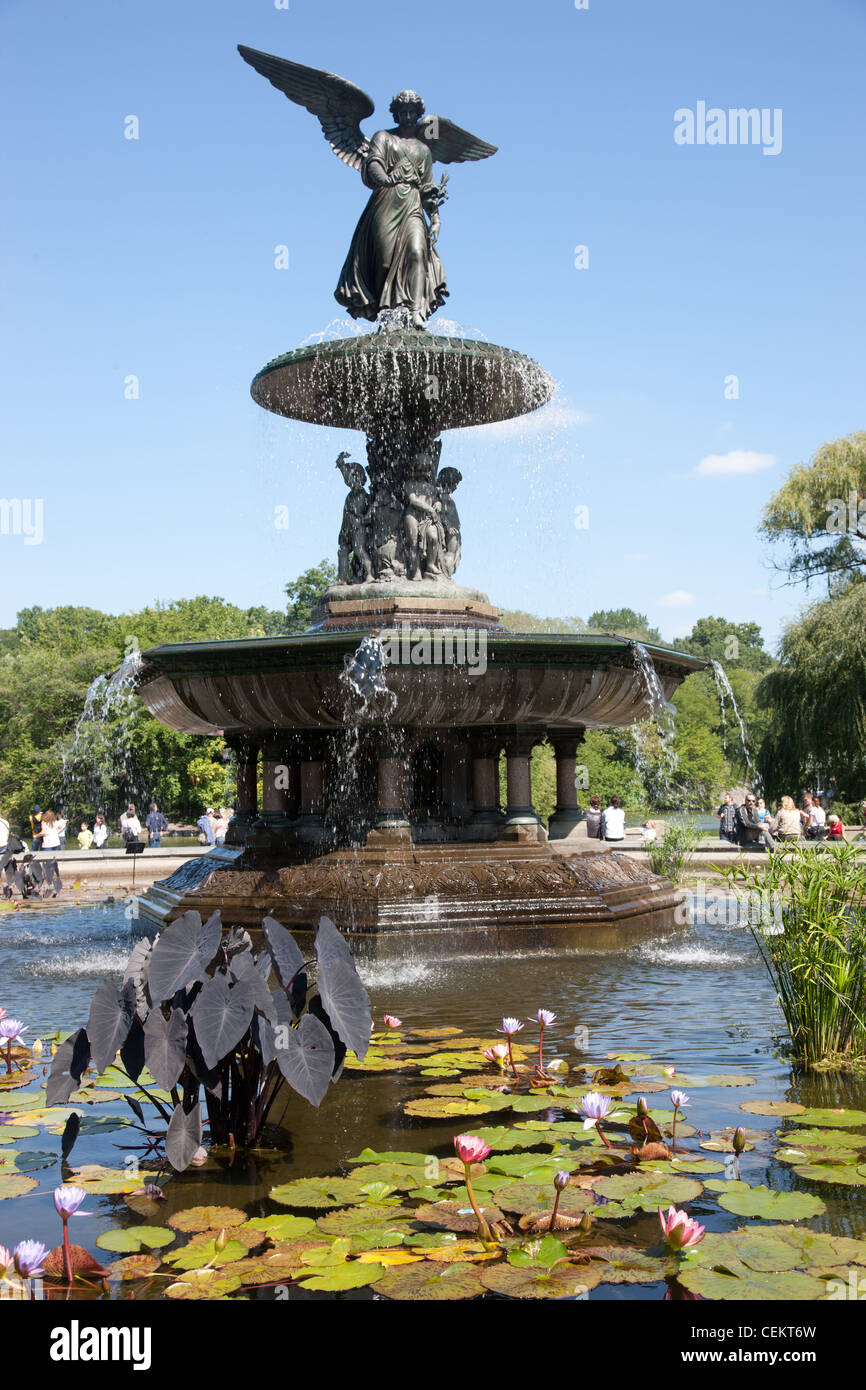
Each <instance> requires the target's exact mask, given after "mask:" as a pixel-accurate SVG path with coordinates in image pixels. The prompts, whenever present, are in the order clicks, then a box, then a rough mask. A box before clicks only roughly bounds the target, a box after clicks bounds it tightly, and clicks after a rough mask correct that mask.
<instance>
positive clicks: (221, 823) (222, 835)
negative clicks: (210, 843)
mask: <svg viewBox="0 0 866 1390" xmlns="http://www.w3.org/2000/svg"><path fill="white" fill-rule="evenodd" d="M228 828H229V818H228V812H227V811H226V808H225V807H224V806H221V807H220V808H219V814H218V815H217V818H216V820H215V821H214V828H213V838H214V844H215V845H224V844H225V842H226V831H227V830H228Z"/></svg>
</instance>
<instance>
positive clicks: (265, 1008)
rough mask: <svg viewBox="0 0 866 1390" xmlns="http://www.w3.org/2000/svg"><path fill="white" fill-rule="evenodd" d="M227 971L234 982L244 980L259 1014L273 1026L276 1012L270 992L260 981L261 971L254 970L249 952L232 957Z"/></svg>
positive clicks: (253, 963)
mask: <svg viewBox="0 0 866 1390" xmlns="http://www.w3.org/2000/svg"><path fill="white" fill-rule="evenodd" d="M229 970H230V971H231V973H232V975H233V976H234V977H235V979H236V980H246V982H247V984H248V985H249V986H250V988H251V990H252V992H253V997H254V999H255V1005H256V1008H257V1009H258V1011H259V1013H263V1014H264V1016H265V1018H266V1019H267V1020H268V1022H269V1023H271V1024H272V1025H275V1024H276V1022H277V1012H276V1009H275V1008H274V1001H273V999H272V998H271V991H270V990H269V989H268V987H267V985H266V984H265V982H264V980H263V979H262V974H261V971H260V970H257V969H256V966H255V961H254V960H253V958H252V956H251V955H250V953H249V951H245V952H243V953H242V954H241V955H237V956H234V957H233V958H232V960H231V961H230V962H229Z"/></svg>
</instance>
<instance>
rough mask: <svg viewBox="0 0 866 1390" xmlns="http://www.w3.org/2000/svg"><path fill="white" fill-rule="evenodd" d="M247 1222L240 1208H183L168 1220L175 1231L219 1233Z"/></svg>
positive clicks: (244, 1213) (245, 1215)
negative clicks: (212, 1231)
mask: <svg viewBox="0 0 866 1390" xmlns="http://www.w3.org/2000/svg"><path fill="white" fill-rule="evenodd" d="M246 1220H247V1214H246V1212H245V1211H241V1209H240V1207H185V1208H184V1209H183V1211H176V1212H175V1214H174V1216H170V1217H169V1218H168V1224H169V1226H173V1227H174V1229H175V1230H176V1231H211V1230H214V1231H221V1230H227V1229H230V1228H231V1227H232V1226H243V1225H244V1224H245V1222H246Z"/></svg>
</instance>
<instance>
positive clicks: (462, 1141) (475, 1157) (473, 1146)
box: [454, 1134, 493, 1244]
mask: <svg viewBox="0 0 866 1390" xmlns="http://www.w3.org/2000/svg"><path fill="white" fill-rule="evenodd" d="M454 1149H455V1152H456V1154H457V1157H458V1158H459V1159H460V1160H461V1162H462V1164H463V1176H464V1181H465V1183H466V1195H467V1196H468V1198H469V1203H470V1206H471V1207H472V1210H473V1211H474V1213H475V1219H476V1221H477V1222H478V1237H479V1239H480V1240H483V1241H485V1242H487V1243H488V1244H489V1243H491V1242H492V1241H493V1233H492V1231H491V1230H490V1227H489V1226H488V1224H487V1222H486V1221H485V1219H484V1216H483V1214H482V1213H481V1211H480V1209H479V1206H478V1203H477V1202H476V1200H475V1193H474V1192H473V1191H472V1164H473V1163H482V1162H483V1161H484V1159H485V1158H486V1157H487V1155H488V1154H489V1153H490V1151H491V1150H490V1145H489V1144H485V1142H484V1140H483V1139H479V1138H478V1135H477V1134H455V1136H454Z"/></svg>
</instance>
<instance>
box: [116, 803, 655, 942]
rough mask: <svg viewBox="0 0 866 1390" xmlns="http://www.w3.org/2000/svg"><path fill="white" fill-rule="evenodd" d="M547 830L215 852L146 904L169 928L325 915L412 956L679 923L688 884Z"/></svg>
mask: <svg viewBox="0 0 866 1390" xmlns="http://www.w3.org/2000/svg"><path fill="white" fill-rule="evenodd" d="M520 831H522V832H523V833H522V834H521V833H519V832H520ZM543 837H544V831H543V829H541V828H540V827H539V826H537V825H536V826H531V825H527V826H525V827H523V826H521V827H513V828H512V830H511V834H510V835H509V836H508V838H505V839H499V840H496V841H494V842H492V843H486V844H482V843H452V844H422V843H413V842H412V840H411V839H410V838H409V836H408V834H405V833H403V828H402V827H400V826H396V825H395V826H393V827H387V826H383V827H380V828H379V829H377V830H376V831H374V832H371V834H370V836H369V837H368V842H367V845H366V846H365V847H364V848H363V849H356V850H352V849H338V850H334V851H332V852H331V853H328V854H323V855H319V856H317V857H315V858H309V859H306V860H304V858H303V857H302V856H301V854H300V853H298V852H297V851H296V854H295V855H294V856H293V857H291V858H290V857H287V856H286V855H285V854H283V855H275V854H273V853H268V852H266V851H259V850H255V849H250V848H247V849H245V850H231V849H220V850H215V851H214V852H213V853H212V854H209V855H205V856H201V857H198V858H196V859H195V860H191V861H190V862H189V863H187V864H185V865H184V866H183V867H182V868H180V869H178V870H177V871H176V872H175V873H174V874H172V875H171V877H170V878H168V879H165V880H164V881H163V882H161V883H155V884H153V885H152V887H151V888H150V889H149V890H148V892H147V893H146V895H145V896H144V897H143V898H142V899H141V909H142V912H143V914H144V915H145V916H146V917H148V918H150V919H151V920H152V921H155V922H158V923H160V924H165V923H166V922H168V921H170V920H172V919H173V918H175V917H177V916H178V915H179V914H180V913H182V912H185V911H187V910H189V909H194V910H195V911H197V912H200V913H201V914H202V916H203V917H205V918H206V917H207V916H209V914H210V913H211V912H213V911H215V910H216V909H217V908H219V910H220V912H221V913H222V917H223V921H224V922H226V923H230V924H235V923H237V924H239V925H242V926H245V927H257V926H259V925H260V924H261V921H262V917H263V916H264V915H265V914H268V913H269V914H271V915H273V916H274V917H276V918H277V920H278V921H280V922H282V923H284V924H285V925H286V926H287V927H289V928H291V929H292V930H295V929H300V930H303V929H309V928H310V925H311V923H315V922H316V921H317V920H318V918H319V916H321V915H322V914H323V913H324V914H326V915H327V916H328V917H330V918H331V919H332V920H333V921H334V922H336V924H337V926H338V927H339V928H340V930H341V931H342V932H344V933H345V934H346V935H347V936H348V937H349V938H350V939H354V938H358V940H359V941H364V942H366V944H367V947H368V950H369V948H370V946H371V943H372V942H373V941H375V942H376V943H377V944H376V947H375V950H376V953H377V954H378V953H380V952H381V951H382V950H384V951H385V952H386V953H387V952H388V951H389V950H390V949H392V947H394V946H395V945H397V944H400V950H401V951H402V952H403V953H405V951H406V949H407V935H408V934H411V937H412V949H413V950H414V949H415V947H416V943H417V942H418V941H419V940H420V938H423V939H424V940H423V943H422V946H423V949H424V950H427V949H429V953H430V954H441V952H442V951H443V950H447V951H448V952H449V953H452V954H453V953H454V952H459V950H460V949H466V950H471V951H472V953H473V954H474V953H482V954H483V953H486V952H494V953H495V952H498V951H500V950H505V949H508V950H515V949H522V948H523V947H526V948H527V949H530V948H531V949H535V948H538V947H547V948H551V949H553V948H558V947H563V948H564V947H570V946H574V945H582V946H586V945H588V944H589V942H590V941H593V942H605V941H606V942H607V944H615V943H618V941H619V939H620V937H619V931H618V930H615V929H619V928H627V929H628V932H629V934H633V933H634V932H635V931H636V930H640V929H641V928H644V929H647V930H651V931H652V932H659V931H665V930H671V929H673V928H674V927H675V926H676V925H677V919H676V907H677V905H678V904H679V903H681V901H682V891H681V890H680V889H678V888H676V887H675V886H674V885H673V884H672V883H670V882H668V880H667V879H663V878H659V877H658V876H657V875H655V874H653V873H651V872H650V870H649V868H648V867H647V866H646V865H645V864H641V863H638V862H636V861H635V860H634V859H632V858H630V857H629V856H628V855H624V854H617V853H616V852H615V851H607V850H594V851H590V852H585V853H583V854H573V855H570V854H566V855H563V854H557V853H555V852H554V851H553V849H552V848H551V847H550V846H549V845H548V844H547V843H546V840H545V838H543ZM680 915H681V914H680ZM386 938H387V939H390V944H389V941H388V940H386ZM353 944H354V940H353ZM419 949H421V947H419Z"/></svg>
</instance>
